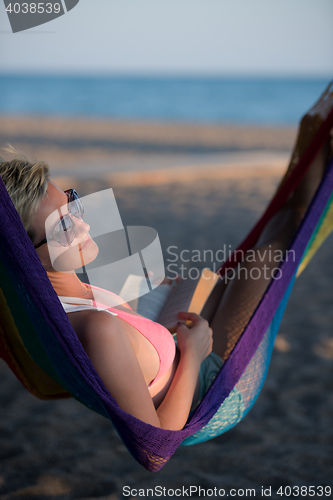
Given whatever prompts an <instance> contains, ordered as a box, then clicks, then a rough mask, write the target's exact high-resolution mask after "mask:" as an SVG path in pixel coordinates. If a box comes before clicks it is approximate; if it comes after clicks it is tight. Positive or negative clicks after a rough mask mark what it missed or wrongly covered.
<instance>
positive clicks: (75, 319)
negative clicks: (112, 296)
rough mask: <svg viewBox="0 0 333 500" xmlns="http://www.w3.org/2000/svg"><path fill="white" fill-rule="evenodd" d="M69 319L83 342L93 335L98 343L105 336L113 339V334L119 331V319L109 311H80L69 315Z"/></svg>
mask: <svg viewBox="0 0 333 500" xmlns="http://www.w3.org/2000/svg"><path fill="white" fill-rule="evenodd" d="M68 318H69V321H70V322H71V324H72V327H73V328H74V330H75V332H76V335H77V336H78V338H79V340H80V341H81V342H82V341H84V340H88V338H89V337H90V336H91V335H94V337H95V340H96V341H97V340H98V338H100V337H104V336H105V335H108V337H110V339H111V338H112V333H113V332H115V330H116V329H117V330H118V329H119V323H118V321H117V317H116V316H113V315H112V314H110V313H109V312H107V311H97V310H85V311H78V312H73V313H70V314H68Z"/></svg>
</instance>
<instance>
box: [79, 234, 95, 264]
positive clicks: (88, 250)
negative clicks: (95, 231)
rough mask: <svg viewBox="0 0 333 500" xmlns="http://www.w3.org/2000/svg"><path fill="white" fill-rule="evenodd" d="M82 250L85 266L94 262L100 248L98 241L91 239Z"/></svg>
mask: <svg viewBox="0 0 333 500" xmlns="http://www.w3.org/2000/svg"><path fill="white" fill-rule="evenodd" d="M81 252H82V257H83V262H84V265H85V266H86V265H87V264H90V263H91V262H93V261H94V260H95V259H96V257H97V255H98V252H99V248H98V245H97V243H96V241H94V240H93V239H91V240H89V242H88V243H87V244H86V246H85V247H83V248H82V250H81Z"/></svg>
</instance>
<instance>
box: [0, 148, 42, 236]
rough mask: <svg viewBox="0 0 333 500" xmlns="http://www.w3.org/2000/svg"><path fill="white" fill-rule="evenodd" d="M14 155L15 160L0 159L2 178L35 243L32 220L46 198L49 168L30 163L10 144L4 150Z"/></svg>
mask: <svg viewBox="0 0 333 500" xmlns="http://www.w3.org/2000/svg"><path fill="white" fill-rule="evenodd" d="M3 149H4V150H5V151H7V152H8V153H11V154H14V155H15V159H14V160H11V161H5V160H4V159H3V158H1V157H0V176H1V178H2V180H3V182H4V184H5V186H6V189H7V191H8V194H9V196H10V197H11V199H12V202H13V203H14V205H15V208H16V210H17V211H18V213H19V216H20V218H21V221H22V223H23V225H24V228H25V230H26V231H27V233H28V236H29V238H30V239H31V240H32V241H33V239H34V237H35V235H34V233H33V231H32V227H31V225H32V219H33V217H34V215H35V213H36V211H37V208H38V205H39V202H40V200H41V199H42V198H43V196H45V194H46V190H47V182H48V179H49V166H48V164H47V163H46V162H44V161H30V160H29V158H27V157H26V156H25V155H24V154H22V153H20V152H19V151H18V150H17V149H16V148H14V147H13V146H11V145H10V144H8V145H7V147H5V148H3Z"/></svg>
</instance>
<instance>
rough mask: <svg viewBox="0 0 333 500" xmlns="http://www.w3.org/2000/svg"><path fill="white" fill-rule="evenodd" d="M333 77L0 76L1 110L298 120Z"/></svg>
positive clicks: (117, 116) (165, 118) (134, 117)
mask: <svg viewBox="0 0 333 500" xmlns="http://www.w3.org/2000/svg"><path fill="white" fill-rule="evenodd" d="M328 83H329V78H323V77H322V78H276V77H274V78H273V77H265V78H263V77H261V78H258V77H251V78H250V77H221V76H219V77H203V76H202V77H183V76H179V77H176V76H172V77H171V76H170V77H169V76H155V77H153V76H128V75H126V76H121V75H120V76H119V75H111V76H110V75H108V76H105V75H103V76H97V75H95V76H89V75H86V76H85V75H75V76H73V75H59V74H57V75H46V74H45V75H32V74H2V75H0V114H1V115H38V116H58V117H85V118H87V117H90V118H103V119H120V120H144V121H149V120H151V121H168V122H187V123H189V122H191V123H213V124H214V123H220V124H235V125H239V124H244V125H272V126H294V125H296V124H297V123H298V121H299V119H300V117H301V116H302V115H303V114H304V112H305V111H306V110H307V109H309V108H310V107H311V106H312V104H313V103H314V102H315V101H316V99H317V97H318V96H319V95H320V94H321V92H322V91H323V90H324V89H325V87H326V86H327V85H328Z"/></svg>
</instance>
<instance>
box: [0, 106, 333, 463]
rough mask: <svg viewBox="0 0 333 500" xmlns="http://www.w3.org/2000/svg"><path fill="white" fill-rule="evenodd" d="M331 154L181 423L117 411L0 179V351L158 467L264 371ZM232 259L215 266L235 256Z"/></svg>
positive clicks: (315, 234)
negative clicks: (266, 279)
mask: <svg viewBox="0 0 333 500" xmlns="http://www.w3.org/2000/svg"><path fill="white" fill-rule="evenodd" d="M332 127H333V110H332V111H331V112H330V113H329V114H328V115H327V118H326V120H325V121H324V122H323V124H322V125H321V127H320V129H319V130H318V133H317V134H316V136H315V139H314V140H313V142H312V143H311V145H310V146H309V148H308V149H307V151H306V152H305V154H304V155H303V157H302V158H301V160H300V161H299V163H298V165H297V166H296V167H295V168H294V170H293V171H292V172H287V175H286V177H285V179H284V180H283V183H282V185H281V186H280V188H279V189H278V191H277V193H276V195H275V196H274V198H273V199H272V201H271V203H270V205H269V207H268V208H267V210H266V212H265V213H264V215H263V216H262V218H261V219H260V220H259V222H258V223H257V224H256V226H255V227H254V229H253V230H252V231H251V232H250V234H249V235H248V237H247V238H246V239H245V240H244V241H243V243H242V244H241V245H240V246H239V247H238V248H239V249H242V250H244V251H246V250H248V249H250V248H251V247H252V246H253V245H254V244H255V242H256V241H257V239H258V237H259V235H260V232H261V230H262V229H263V227H264V226H265V224H266V222H267V221H268V220H269V219H270V218H271V217H272V216H273V215H274V214H275V213H276V212H277V211H278V210H279V208H280V207H281V206H282V205H283V203H284V202H285V200H286V199H287V197H288V196H289V194H290V193H291V192H292V191H293V190H294V189H295V187H296V186H297V184H298V182H299V181H300V180H301V178H302V177H303V176H304V174H305V172H306V169H307V167H309V165H310V164H311V161H312V159H313V158H314V156H315V155H316V153H317V152H318V151H319V149H320V148H321V147H322V146H323V144H324V143H325V141H326V140H327V137H328V135H329V132H330V130H331V128H332ZM332 192H333V161H330V164H329V165H328V167H327V169H326V172H325V175H324V177H323V179H322V182H321V184H320V186H319V187H318V189H317V192H316V194H315V196H314V198H313V200H312V203H311V205H310V206H309V208H308V211H307V213H306V215H305V217H304V219H303V221H302V223H301V225H300V227H299V228H298V231H297V234H296V235H295V237H294V239H293V241H292V243H291V245H290V247H289V250H291V251H292V250H293V251H294V252H295V254H294V255H295V258H294V259H289V260H288V261H287V259H286V260H285V261H284V262H282V264H281V266H280V269H281V271H282V278H281V279H279V280H272V282H271V284H270V285H269V287H268V288H267V290H266V292H265V294H264V296H263V298H262V300H261V302H260V304H259V305H258V307H257V309H256V311H255V312H254V314H253V315H252V317H251V319H250V320H249V322H248V324H247V326H246V327H245V329H244V331H243V333H242V335H241V337H240V339H239V341H238V342H237V344H236V346H235V347H234V349H233V351H232V353H231V354H230V356H229V357H228V359H227V360H226V362H225V363H224V365H223V367H222V369H221V371H220V373H219V374H218V375H217V377H216V378H215V380H214V382H213V384H212V386H211V388H210V389H209V391H208V392H207V394H206V395H205V397H204V398H203V400H202V402H201V403H200V405H199V406H198V407H197V408H196V409H195V411H194V412H193V414H191V415H190V417H189V419H188V422H187V424H186V425H185V427H184V428H183V429H182V430H179V431H170V430H165V429H159V428H156V427H153V426H151V425H149V424H146V423H144V422H142V421H140V420H138V419H136V418H134V417H133V416H132V415H130V414H128V413H126V412H124V411H123V410H122V409H121V408H119V406H118V405H117V403H116V401H115V399H114V398H113V397H112V396H111V394H110V393H109V392H108V391H107V389H106V388H105V386H104V384H103V382H102V380H101V379H100V377H99V375H98V374H97V372H96V370H95V369H94V367H93V365H92V363H91V361H90V359H89V358H88V356H87V355H86V353H85V351H84V350H83V348H82V346H81V343H80V342H79V340H78V338H77V336H76V334H75V332H74V330H73V328H72V326H71V324H70V322H69V320H68V318H67V315H66V313H65V312H64V310H63V308H62V305H61V303H60V301H59V299H58V297H57V295H56V293H55V291H54V289H53V287H52V285H51V284H50V282H49V279H48V277H47V274H46V272H45V270H44V269H43V267H42V265H41V263H40V261H39V258H38V256H37V254H36V252H35V250H34V248H33V245H32V243H31V241H30V239H29V238H28V235H27V233H26V231H25V230H24V228H23V225H22V223H21V220H20V218H19V215H18V213H17V212H16V210H15V208H14V206H13V204H12V202H11V200H10V198H9V196H8V193H7V191H6V189H5V187H4V184H3V182H2V181H1V179H0V238H1V246H0V356H1V357H2V358H3V359H4V360H5V361H6V362H7V364H8V365H9V367H10V368H11V369H12V371H13V372H14V374H15V375H16V376H17V378H18V379H19V380H20V381H21V382H22V384H23V385H24V386H25V387H26V388H27V389H28V390H29V391H30V392H31V393H32V394H34V395H35V396H37V397H39V398H41V399H57V398H65V397H73V398H75V399H77V400H78V401H80V402H81V403H83V404H84V405H86V406H87V407H88V408H91V409H92V410H94V411H95V412H97V413H100V414H101V415H103V416H105V417H106V418H108V419H110V420H111V421H112V423H113V425H114V427H115V429H116V430H117V432H118V433H119V435H120V437H121V439H122V440H123V442H124V444H125V445H126V447H127V448H128V450H129V452H130V453H131V454H132V455H133V457H134V458H135V459H136V460H137V461H138V462H139V463H140V464H142V465H143V466H144V467H145V468H146V469H147V470H149V471H153V472H155V471H158V470H160V469H161V468H162V467H163V465H164V464H165V463H166V462H167V461H168V460H169V459H170V457H171V456H172V455H173V453H175V451H176V449H177V447H178V446H179V445H180V444H186V445H189V444H194V443H198V442H202V441H205V440H207V439H210V438H212V437H214V436H217V435H219V434H221V433H223V432H226V431H227V430H228V429H230V428H231V427H233V426H234V425H236V424H237V423H238V422H239V421H240V420H241V419H242V418H243V417H244V416H245V415H246V413H247V412H248V411H249V410H250V408H251V407H252V405H253V404H254V402H255V400H256V398H257V397H258V394H259V392H260V389H261V387H262V385H263V382H264V380H265V377H266V373H267V370H268V365H269V361H270V357H271V353H272V350H273V345H274V339H275V336H276V334H277V331H278V328H279V325H280V322H281V319H282V315H283V312H284V309H285V306H286V303H287V300H288V297H289V294H290V292H291V289H292V286H293V283H294V280H295V277H296V274H297V273H298V274H299V273H300V272H301V271H302V270H303V268H304V267H305V265H306V264H307V263H308V261H309V259H310V258H311V257H312V255H313V254H314V252H315V251H316V249H317V248H318V247H319V246H320V244H321V243H322V242H323V241H324V239H325V238H326V237H327V236H328V234H329V232H330V231H331V230H332V228H333V196H332ZM236 263H237V259H236V258H235V259H231V260H230V261H229V262H226V263H225V265H224V266H223V267H222V268H221V269H220V271H219V272H220V274H221V275H222V274H223V272H224V271H225V270H226V269H227V268H230V267H231V266H234V265H236Z"/></svg>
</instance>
